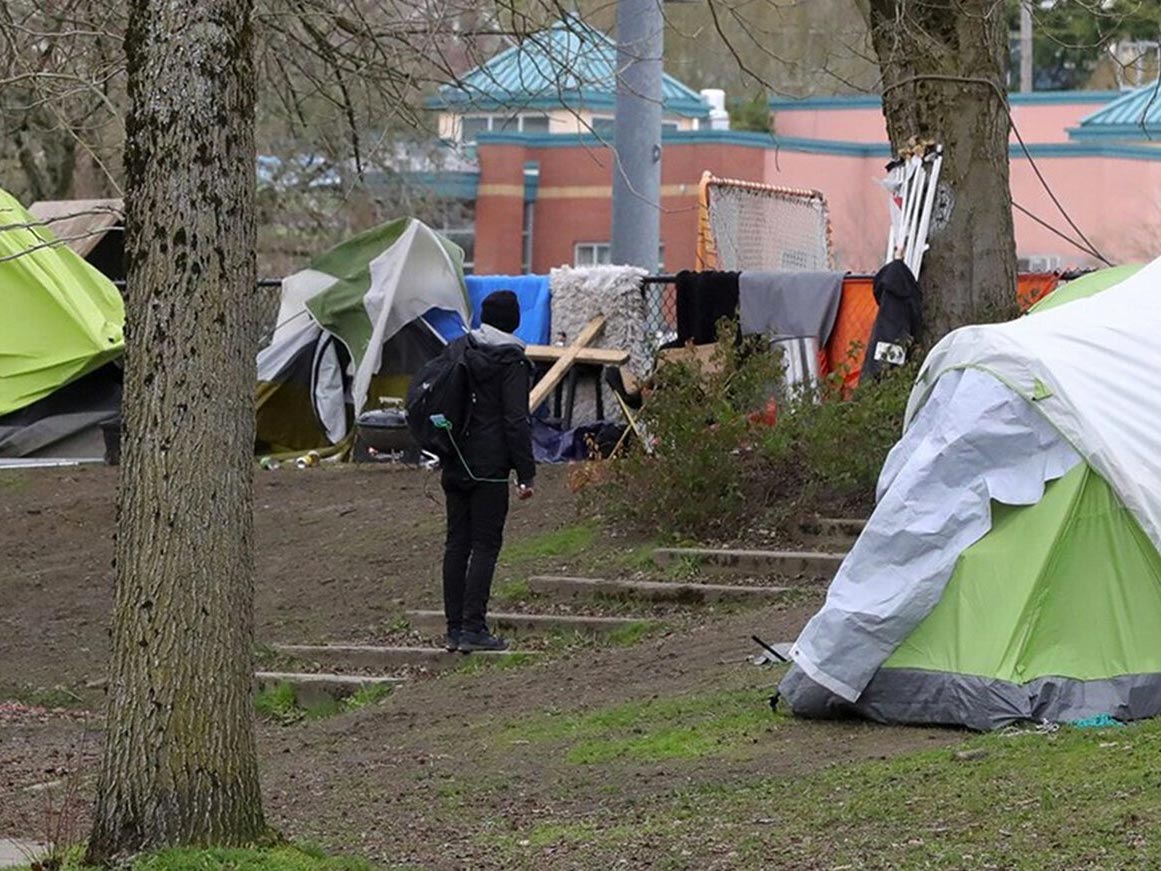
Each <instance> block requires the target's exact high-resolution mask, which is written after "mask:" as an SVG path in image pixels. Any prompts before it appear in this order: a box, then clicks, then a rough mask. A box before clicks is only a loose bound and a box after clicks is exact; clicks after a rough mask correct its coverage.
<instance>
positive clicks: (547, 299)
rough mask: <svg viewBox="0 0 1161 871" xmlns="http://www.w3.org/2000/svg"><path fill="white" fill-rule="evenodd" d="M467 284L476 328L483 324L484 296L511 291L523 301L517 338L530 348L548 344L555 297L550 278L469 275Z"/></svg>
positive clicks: (544, 276) (542, 276)
mask: <svg viewBox="0 0 1161 871" xmlns="http://www.w3.org/2000/svg"><path fill="white" fill-rule="evenodd" d="M466 281H467V285H468V299H469V301H470V302H471V304H472V327H473V328H474V327H478V326H479V325H480V304H481V303H482V302H483V301H484V297H486V296H487V295H488V294H490V293H494V292H496V291H497V290H510V291H512V292H513V293H515V294H516V298H517V299H518V300H520V329H518V330H517V331H516V335H517V336H519V337H520V338H521V339H523V340H524V341H525V342H527V343H528V344H530V345H547V344H549V335H550V330H551V328H552V294H551V293H550V292H549V289H548V276H547V275H469V276H467V279H466Z"/></svg>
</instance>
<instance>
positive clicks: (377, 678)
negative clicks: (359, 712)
mask: <svg viewBox="0 0 1161 871" xmlns="http://www.w3.org/2000/svg"><path fill="white" fill-rule="evenodd" d="M254 681H255V683H256V684H257V685H258V689H260V690H261V689H265V688H266V687H272V686H277V685H278V684H282V683H288V684H290V685H291V686H292V687H294V696H295V699H296V700H297V701H298V703H299V704H300V705H302V706H303V707H307V706H309V705H313V704H316V703H318V702H322V701H327V700H328V699H336V700H337V699H345V698H346V697H347V696H350V695H354V694H355V693H357V692H358V691H359V690H361V689H362V688H363V687H368V686H384V685H385V686H395V685H397V684H401V683H405V682H406V679H405V678H401V677H395V676H388V675H355V674H309V673H305V672H292V671H260V672H257V673H256V674H255V675H254Z"/></svg>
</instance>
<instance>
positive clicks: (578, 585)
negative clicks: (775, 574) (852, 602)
mask: <svg viewBox="0 0 1161 871" xmlns="http://www.w3.org/2000/svg"><path fill="white" fill-rule="evenodd" d="M528 587H529V589H530V590H532V592H534V593H540V594H542V595H551V596H570V597H573V598H580V597H582V596H610V597H612V598H617V599H645V600H647V601H650V602H679V603H684V604H691V605H700V604H702V603H703V602H724V601H731V602H737V601H755V602H769V601H772V600H775V599H777V598H779V597H780V596H782V595H783V594H784V593H785V592H786V591H787V588H786V587H740V586H736V585H733V584H694V583H678V582H672V581H610V580H605V579H604V578H564V577H554V576H552V577H550V576H540V577H533V578H529V579H528Z"/></svg>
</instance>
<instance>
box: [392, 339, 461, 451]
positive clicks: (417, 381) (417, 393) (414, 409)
mask: <svg viewBox="0 0 1161 871" xmlns="http://www.w3.org/2000/svg"><path fill="white" fill-rule="evenodd" d="M470 341H471V340H470V338H469V337H467V336H464V337H463V338H460V339H456V340H455V341H454V342H452V343H451V344H449V345H448V346H447V347H446V348H444V349H443V350H442V351H441V352H440V353H439V355H438V356H436V357H434V358H433V359H431V360H429V361H428V362H426V363H424V364H423V368H421V369H420V370H419V371H418V372H416V373H415V376H414V377H413V378H412V379H411V386H410V387H408V388H407V427H408V429H410V430H411V435H412V436H413V437H414V438H415V441H416V443H417V444H418V445H419V447H420V448H421V449H422V450H425V451H427V452H428V453H432V454H435V455H436V456H437V457H439V458H440V459H441V460H448V459H450V458H451V457H454V456H455V455H456V447H455V442H456V441H459V442H461V443H462V442H463V441H464V439H465V438H466V436H467V434H468V424H469V422H470V419H471V414H472V383H471V376H470V374H469V372H468V362H467V358H466V356H465V355H466V352H467V350H468V347H469V343H470Z"/></svg>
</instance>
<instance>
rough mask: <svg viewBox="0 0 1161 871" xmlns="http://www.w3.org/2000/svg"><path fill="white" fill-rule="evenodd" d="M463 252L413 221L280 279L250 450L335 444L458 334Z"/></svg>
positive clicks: (463, 298) (400, 392)
mask: <svg viewBox="0 0 1161 871" xmlns="http://www.w3.org/2000/svg"><path fill="white" fill-rule="evenodd" d="M468 319H469V314H468V298H467V293H466V291H465V290H464V280H463V252H462V251H461V250H460V249H459V248H458V247H457V246H456V245H454V244H453V243H451V242H449V241H448V240H447V239H445V238H444V237H443V236H441V235H439V234H438V233H436V232H435V231H434V230H432V229H431V228H429V227H427V226H426V225H425V224H423V223H421V222H420V221H417V220H415V219H413V218H401V219H399V220H396V221H392V222H391V223H388V224H384V225H382V226H379V227H375V228H373V229H371V230H368V231H366V232H364V233H361V234H360V235H358V236H356V237H354V238H353V239H350V240H348V241H346V242H344V243H342V244H341V245H338V246H336V247H334V248H332V249H331V250H329V251H327V252H326V253H324V254H321V255H320V256H318V257H316V258H315V259H314V260H313V261H312V262H311V264H310V267H309V268H307V269H304V270H302V271H301V272H297V273H295V274H294V275H292V276H290V277H289V278H287V279H286V280H284V281H283V282H282V298H281V304H280V307H279V312H278V320H277V326H276V328H275V330H274V335H273V337H272V339H271V341H270V344H269V345H268V346H267V347H266V348H264V349H263V350H262V351H261V353H259V355H258V445H257V447H258V450H259V451H260V452H262V453H281V452H292V451H303V450H310V449H314V448H325V447H328V446H330V445H338V444H340V443H342V442H343V441H344V440H345V439H346V438H347V436H348V434H349V433H350V432H351V426H352V422H353V419H354V417H355V416H356V415H358V414H359V413H360V412H362V411H363V410H364V409H365V408H370V407H373V406H374V405H375V404H376V403H377V401H378V399H379V398H380V397H383V396H392V397H402V396H404V395H405V393H406V389H407V384H408V382H409V381H410V377H411V375H412V374H414V373H415V372H416V371H417V370H418V369H419V368H420V367H421V366H422V365H423V364H424V363H425V362H427V361H428V360H430V359H431V358H432V357H433V356H435V355H436V354H438V353H439V351H440V349H441V348H443V346H444V345H445V344H446V343H447V341H448V340H449V339H452V338H455V337H456V336H457V335H461V334H462V333H463V330H464V326H463V325H464V324H465V323H466V322H467V321H468Z"/></svg>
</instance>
